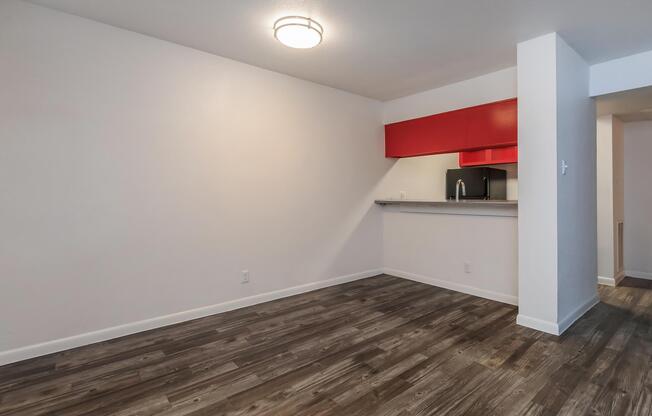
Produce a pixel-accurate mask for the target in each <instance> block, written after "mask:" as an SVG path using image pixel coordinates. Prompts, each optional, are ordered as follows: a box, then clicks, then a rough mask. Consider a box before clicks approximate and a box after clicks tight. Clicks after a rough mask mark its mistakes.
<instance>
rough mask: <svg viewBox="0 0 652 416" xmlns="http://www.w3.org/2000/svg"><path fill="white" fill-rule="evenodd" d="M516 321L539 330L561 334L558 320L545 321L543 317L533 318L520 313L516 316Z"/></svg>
mask: <svg viewBox="0 0 652 416" xmlns="http://www.w3.org/2000/svg"><path fill="white" fill-rule="evenodd" d="M516 323H517V324H519V325H521V326H526V327H528V328H532V329H536V330H537V331H542V332H546V333H548V334H553V335H559V325H558V324H557V323H556V322H551V321H544V320H543V319H538V318H533V317H531V316H527V315H523V314H522V313H519V314H518V315H517V316H516Z"/></svg>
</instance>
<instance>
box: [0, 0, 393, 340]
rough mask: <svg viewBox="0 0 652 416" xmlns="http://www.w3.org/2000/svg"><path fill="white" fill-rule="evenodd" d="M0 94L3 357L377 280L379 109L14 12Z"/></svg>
mask: <svg viewBox="0 0 652 416" xmlns="http://www.w3.org/2000/svg"><path fill="white" fill-rule="evenodd" d="M0 82H1V85H2V93H1V94H0V125H1V126H2V129H1V134H2V151H1V152H0V206H1V207H2V208H1V210H2V215H0V229H2V239H0V268H1V270H0V274H1V275H2V279H1V280H0V316H2V320H0V334H2V336H1V337H0V352H1V351H6V350H10V349H15V348H19V347H24V346H27V345H30V344H35V343H40V342H44V341H50V340H54V339H59V338H63V337H69V336H73V335H78V334H82V333H85V332H89V331H95V330H101V329H103V328H107V327H112V326H116V325H121V324H128V323H130V322H134V321H139V320H144V319H148V318H153V317H157V316H161V315H166V314H172V313H176V312H179V311H184V310H188V309H192V308H198V307H203V306H206V305H212V304H217V303H220V302H225V301H230V300H234V299H239V298H244V297H247V296H251V295H255V294H260V293H265V292H270V291H274V290H279V289H284V288H288V287H293V286H297V285H302V284H307V283H311V282H316V281H321V280H325V279H331V278H335V277H338V276H345V275H349V274H355V273H360V272H365V271H369V270H371V269H375V268H378V267H379V266H380V265H381V263H382V227H381V225H380V221H381V217H380V211H379V210H380V208H376V207H375V206H374V205H373V195H372V193H373V189H374V188H375V186H376V184H377V182H378V181H379V180H380V178H382V177H383V175H384V173H385V172H386V171H387V170H388V169H389V167H390V165H391V162H390V161H387V160H385V159H384V155H383V130H382V114H381V105H380V103H378V102H375V101H372V100H368V99H365V98H361V97H358V96H355V95H351V94H348V93H344V92H341V91H337V90H334V89H330V88H326V87H322V86H318V85H315V84H311V83H308V82H304V81H300V80H297V79H294V78H291V77H287V76H284V75H280V74H277V73H273V72H269V71H265V70H261V69H259V68H255V67H251V66H248V65H244V64H241V63H238V62H234V61H230V60H227V59H222V58H219V57H216V56H213V55H209V54H205V53H201V52H198V51H195V50H192V49H188V48H184V47H181V46H178V45H174V44H170V43H166V42H163V41H159V40H156V39H152V38H148V37H145V36H141V35H137V34H135V33H132V32H128V31H123V30H120V29H117V28H113V27H110V26H105V25H101V24H98V23H95V22H92V21H88V20H84V19H81V18H77V17H73V16H69V15H65V14H61V13H57V12H54V11H51V10H48V9H44V8H41V7H38V6H32V5H29V4H25V3H22V2H17V1H13V0H9V1H3V2H2V3H1V4H0ZM243 269H247V270H249V272H250V276H251V283H249V284H245V285H243V284H241V283H240V272H241V270H243Z"/></svg>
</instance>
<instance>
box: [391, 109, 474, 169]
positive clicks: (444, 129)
mask: <svg viewBox="0 0 652 416" xmlns="http://www.w3.org/2000/svg"><path fill="white" fill-rule="evenodd" d="M465 138H466V113H465V112H464V111H463V110H456V111H449V112H447V113H441V114H435V115H432V116H428V117H421V118H417V119H414V120H407V121H401V122H398V123H393V124H388V125H386V126H385V155H386V156H387V157H409V156H423V155H434V154H438V153H453V152H456V151H459V150H462V149H463V148H464V140H465Z"/></svg>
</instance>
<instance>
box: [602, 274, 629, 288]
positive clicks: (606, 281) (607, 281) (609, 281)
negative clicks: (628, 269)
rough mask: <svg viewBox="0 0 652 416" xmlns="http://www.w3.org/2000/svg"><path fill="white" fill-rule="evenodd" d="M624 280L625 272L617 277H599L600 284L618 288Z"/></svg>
mask: <svg viewBox="0 0 652 416" xmlns="http://www.w3.org/2000/svg"><path fill="white" fill-rule="evenodd" d="M624 278H625V272H620V273H618V274H617V275H616V277H604V276H598V284H601V285H605V286H612V287H615V286H618V285H619V284H620V282H621V281H622V280H623V279H624Z"/></svg>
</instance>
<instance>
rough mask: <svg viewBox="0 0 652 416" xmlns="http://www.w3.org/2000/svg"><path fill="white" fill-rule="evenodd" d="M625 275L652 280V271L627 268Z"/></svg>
mask: <svg viewBox="0 0 652 416" xmlns="http://www.w3.org/2000/svg"><path fill="white" fill-rule="evenodd" d="M625 276H629V277H636V278H637V279H647V280H652V273H647V272H638V271H636V270H627V271H626V272H625Z"/></svg>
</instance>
